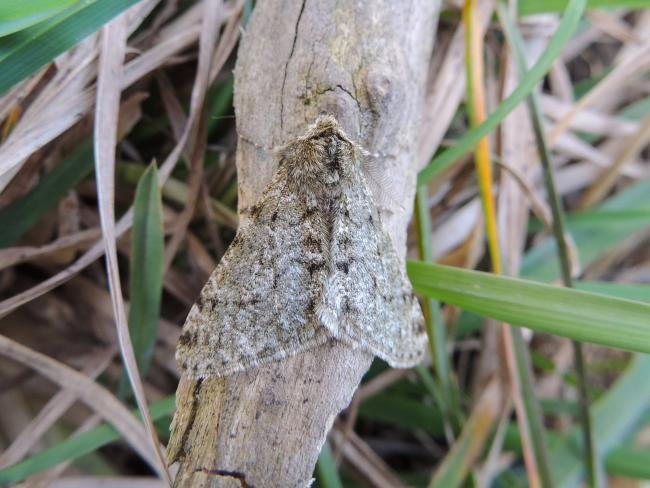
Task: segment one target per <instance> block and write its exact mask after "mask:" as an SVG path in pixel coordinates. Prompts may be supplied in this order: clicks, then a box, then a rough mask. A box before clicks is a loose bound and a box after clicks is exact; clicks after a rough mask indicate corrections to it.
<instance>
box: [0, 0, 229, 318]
mask: <svg viewBox="0 0 650 488" xmlns="http://www.w3.org/2000/svg"><path fill="white" fill-rule="evenodd" d="M239 13H240V11H239V10H235V11H233V13H232V14H231V15H235V16H239ZM204 58H205V56H203V57H202V56H201V55H200V54H199V63H201V62H207V61H208V60H205V59H204ZM202 59H203V61H202ZM208 83H209V80H208V77H207V76H205V73H202V72H201V71H200V70H199V71H197V75H196V79H195V81H194V86H193V87H192V99H191V106H190V115H189V117H188V120H187V123H186V125H185V129H184V130H183V134H182V135H181V138H180V139H179V141H178V142H177V144H176V146H174V148H173V149H172V151H171V152H170V153H169V155H168V156H167V158H166V159H165V161H164V162H163V164H162V165H161V167H160V171H159V173H158V181H159V182H160V184H161V185H163V184H164V183H165V181H167V179H168V178H169V175H170V174H171V172H172V170H173V169H174V167H175V166H176V163H177V162H178V158H179V157H180V155H181V152H182V151H183V149H184V147H185V144H186V143H187V140H188V137H189V135H190V131H191V129H192V127H193V126H194V124H195V120H196V118H197V117H198V115H199V113H200V110H201V108H202V106H203V101H204V99H205V94H206V91H207V87H208ZM132 223H133V209H132V208H130V209H129V210H128V211H127V212H125V214H124V215H123V216H122V218H120V220H119V222H118V223H117V225H116V226H115V237H116V238H119V237H120V236H122V235H123V234H124V233H125V232H126V231H127V230H128V229H129V228H130V227H131V224H132ZM102 254H104V243H103V242H102V241H99V242H97V243H96V244H95V245H94V246H93V247H91V248H90V249H89V250H88V251H87V252H86V253H85V254H84V255H83V256H81V257H80V258H79V259H78V260H77V261H76V262H75V263H73V264H72V265H70V266H69V267H68V268H66V269H64V270H63V271H60V272H59V273H57V274H55V275H54V276H51V277H50V278H48V279H47V280H44V281H42V282H41V283H39V284H38V285H36V286H34V287H32V288H30V289H28V290H26V291H24V292H22V293H18V294H17V295H14V296H13V297H11V298H8V299H5V300H3V301H2V302H0V317H4V316H5V315H7V314H8V313H10V312H11V311H13V310H15V309H16V308H18V307H20V306H22V305H24V304H25V303H27V302H30V301H31V300H34V299H35V298H37V297H39V296H41V295H43V294H45V293H47V292H48V291H51V290H53V289H54V288H56V287H58V286H60V285H61V284H63V283H65V282H66V281H68V280H69V279H71V278H72V277H74V276H75V275H76V274H78V273H79V272H81V271H82V270H84V269H85V268H86V267H87V266H89V265H90V264H91V263H93V262H94V261H95V260H97V258H99V257H100V256H102Z"/></svg>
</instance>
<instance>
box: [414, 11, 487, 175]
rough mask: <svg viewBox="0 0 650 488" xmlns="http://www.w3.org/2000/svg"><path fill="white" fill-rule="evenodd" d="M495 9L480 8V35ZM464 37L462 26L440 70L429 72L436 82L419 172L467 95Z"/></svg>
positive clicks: (430, 98)
mask: <svg viewBox="0 0 650 488" xmlns="http://www.w3.org/2000/svg"><path fill="white" fill-rule="evenodd" d="M494 5H495V2H494V1H493V0H490V1H486V2H480V3H479V5H478V6H477V9H478V12H477V17H478V20H477V28H478V30H479V32H480V35H484V34H485V31H486V30H487V27H488V24H489V21H490V16H491V15H492V12H493V11H494ZM464 35H465V28H464V27H463V24H459V26H458V28H457V29H456V32H455V33H454V37H453V39H452V41H451V43H450V45H449V47H448V48H447V52H446V55H445V58H444V60H443V61H442V62H441V64H440V66H436V67H435V70H434V69H432V70H431V71H430V73H431V74H432V75H433V76H431V75H430V76H431V79H432V80H433V81H434V82H433V83H432V86H431V87H429V89H428V93H427V97H426V99H425V107H424V116H423V121H422V137H421V140H420V149H419V161H418V168H422V167H424V166H425V165H426V164H427V163H428V162H429V159H431V156H432V155H433V154H434V153H435V152H436V149H437V148H438V146H439V145H440V141H442V138H443V136H444V135H445V132H447V129H448V128H449V124H450V123H451V120H452V118H453V117H454V114H455V113H456V110H457V109H458V105H460V102H461V100H462V99H463V96H464V95H465V83H466V77H465V70H464V69H463V64H462V63H461V62H459V60H461V59H463V49H464V46H465V39H464ZM432 68H433V67H432ZM442 93H444V96H441V94H442Z"/></svg>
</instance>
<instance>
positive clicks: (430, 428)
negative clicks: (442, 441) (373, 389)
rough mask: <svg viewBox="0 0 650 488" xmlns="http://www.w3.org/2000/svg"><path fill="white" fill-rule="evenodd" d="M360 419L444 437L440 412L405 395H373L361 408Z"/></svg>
mask: <svg viewBox="0 0 650 488" xmlns="http://www.w3.org/2000/svg"><path fill="white" fill-rule="evenodd" d="M359 417H360V418H363V419H365V420H371V421H373V422H378V423H383V424H388V425H392V426H399V427H402V428H404V429H408V430H422V431H424V432H428V433H429V434H431V435H433V436H435V437H438V436H442V435H444V429H443V422H442V416H441V414H440V412H439V411H438V410H436V409H434V408H431V406H429V405H425V404H423V403H422V401H420V400H416V399H411V398H408V397H406V396H404V395H397V394H393V393H379V394H377V395H373V396H371V397H370V398H368V399H366V400H365V401H364V402H363V403H362V404H361V406H360V407H359Z"/></svg>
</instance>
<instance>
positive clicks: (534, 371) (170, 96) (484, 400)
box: [0, 0, 650, 487]
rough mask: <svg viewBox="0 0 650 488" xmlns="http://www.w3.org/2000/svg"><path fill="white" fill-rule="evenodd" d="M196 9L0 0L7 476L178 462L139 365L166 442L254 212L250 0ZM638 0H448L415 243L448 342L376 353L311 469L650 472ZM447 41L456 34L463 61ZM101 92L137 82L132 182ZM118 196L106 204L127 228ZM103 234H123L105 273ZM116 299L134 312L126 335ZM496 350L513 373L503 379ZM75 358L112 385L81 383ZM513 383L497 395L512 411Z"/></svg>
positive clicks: (115, 478)
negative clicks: (182, 365)
mask: <svg viewBox="0 0 650 488" xmlns="http://www.w3.org/2000/svg"><path fill="white" fill-rule="evenodd" d="M136 3H137V5H135V4H136ZM133 5H135V7H134V10H130V15H129V18H128V19H125V18H123V20H122V27H123V28H124V32H123V33H122V35H123V36H124V37H128V46H129V48H132V49H127V50H126V58H125V64H124V72H125V80H126V81H124V82H123V85H119V83H118V82H117V81H116V80H111V79H110V76H108V75H106V71H102V69H103V67H102V66H101V65H99V63H98V61H97V54H98V52H99V51H98V50H99V49H100V45H99V44H98V34H97V29H99V28H101V27H102V26H103V25H105V24H106V23H107V22H109V21H110V20H111V19H114V18H115V17H116V16H117V15H119V14H120V13H122V12H124V11H125V10H126V9H128V8H129V7H131V6H133ZM205 5H207V0H204V1H200V0H197V1H186V2H171V1H169V2H165V1H161V2H158V1H153V0H149V1H144V2H139V3H138V2H136V1H134V0H131V1H127V0H120V1H105V0H97V1H95V2H74V1H68V2H61V1H48V0H38V1H36V0H32V1H22V2H14V1H13V0H9V1H7V2H3V5H1V6H0V36H1V37H0V121H1V122H2V126H1V127H2V134H1V141H2V143H1V144H0V161H1V163H0V188H1V189H2V193H0V229H1V230H0V248H1V249H0V294H1V295H0V297H1V299H2V301H0V316H2V319H1V320H0V334H1V335H0V360H1V361H2V369H1V371H2V373H0V382H1V383H0V408H2V411H3V412H6V414H3V415H2V416H0V449H1V450H2V451H1V452H0V483H2V484H6V485H9V484H13V483H17V482H19V481H22V480H25V479H26V480H28V482H29V483H32V485H33V486H37V485H38V484H39V483H40V484H43V485H47V484H50V483H53V482H54V480H58V481H57V483H59V484H58V485H57V486H67V485H66V483H67V484H68V485H69V486H72V484H73V483H75V482H79V480H83V483H84V486H93V485H94V484H98V483H99V482H109V483H112V484H113V485H114V486H122V484H123V485H124V486H131V485H132V483H134V482H135V478H134V477H137V481H138V482H146V483H151V486H159V485H161V483H162V481H161V480H159V479H156V478H155V477H154V476H155V474H156V472H158V474H160V469H161V468H160V466H159V462H158V461H157V460H156V455H155V453H154V452H153V451H152V449H151V447H150V446H148V445H147V444H146V439H147V438H148V437H151V436H152V435H153V432H152V433H151V434H146V433H145V429H144V427H141V426H140V424H132V422H133V419H134V418H133V415H132V414H130V413H129V409H133V408H135V406H136V402H135V400H134V398H133V395H132V393H131V390H130V388H129V380H128V379H127V372H128V373H130V375H132V376H135V377H136V382H137V378H139V377H142V386H143V388H142V390H141V391H139V393H138V395H137V396H138V397H139V398H140V400H141V401H140V407H141V408H140V411H143V410H145V409H143V408H142V405H143V402H142V400H144V401H146V403H148V405H149V407H148V410H149V412H150V416H151V420H152V421H153V429H155V432H157V436H159V437H160V439H161V441H162V442H163V443H164V442H165V440H166V437H167V436H168V426H169V421H170V416H171V414H172V413H173V408H174V403H173V392H174V390H175V386H176V382H177V380H178V373H177V371H176V367H175V362H174V359H173V352H174V348H175V344H176V341H177V339H178V335H179V332H180V326H181V325H182V323H183V320H184V317H185V315H186V313H187V310H188V309H189V306H191V304H192V303H193V301H194V299H195V297H196V296H197V294H198V291H199V290H200V288H201V286H202V284H203V283H204V282H205V280H206V278H207V276H208V275H209V273H210V272H211V271H212V269H213V268H214V266H215V265H216V263H217V262H218V260H219V258H220V257H221V255H223V252H224V250H225V249H226V248H227V246H228V243H229V242H230V240H231V239H232V237H233V236H234V232H235V230H236V228H237V213H236V208H237V207H236V204H237V202H236V198H237V181H236V169H235V165H234V150H235V141H236V137H235V125H234V120H233V113H234V111H233V107H232V87H233V80H232V67H233V64H234V59H235V56H236V46H237V41H238V37H239V32H240V28H242V27H243V28H245V25H246V21H247V19H248V17H249V16H250V14H251V11H252V9H253V8H254V5H253V4H252V2H237V3H232V4H228V5H229V7H231V8H230V9H229V10H228V12H229V15H228V16H226V18H224V19H223V22H222V24H218V25H216V26H212V27H211V29H212V31H211V32H210V31H207V33H206V30H207V29H208V28H207V27H205V26H204V25H203V26H202V25H201V18H202V10H201V9H202V8H205ZM648 6H650V5H649V2H647V1H642V0H628V1H624V0H611V1H606V0H591V1H589V2H586V1H582V0H571V1H563V2H562V1H558V2H555V1H553V2H541V1H533V0H527V1H526V0H523V1H520V2H519V4H518V5H517V6H516V8H515V6H514V5H512V4H506V3H498V4H497V10H492V9H490V8H486V7H485V4H484V3H481V2H477V3H474V2H472V1H470V0H468V1H466V2H465V3H464V4H463V8H462V9H459V8H456V7H454V6H451V5H447V4H445V6H444V7H443V8H444V11H443V12H442V15H441V20H440V23H439V26H438V32H437V40H436V50H437V51H438V52H437V54H436V56H434V58H433V59H432V61H431V62H432V65H433V66H432V70H431V72H432V73H438V74H439V75H438V76H437V77H436V76H433V77H432V78H431V80H430V85H429V86H428V87H427V89H428V93H429V98H428V101H429V102H431V103H430V104H429V105H428V107H429V109H431V112H430V113H425V114H424V121H423V127H424V128H425V129H426V134H427V135H429V136H431V139H430V140H428V141H429V142H430V143H429V144H428V145H427V144H423V147H424V148H425V150H424V151H423V153H424V154H423V157H425V158H426V160H427V161H429V163H428V164H427V165H426V166H425V167H424V169H423V170H422V172H421V173H420V175H419V177H418V196H417V199H416V202H414V206H415V207H414V208H415V212H414V215H415V218H414V225H413V228H412V229H411V233H410V235H411V238H410V255H411V256H412V260H411V261H409V263H408V272H409V276H410V278H411V280H412V282H413V284H414V287H415V289H416V291H417V292H418V293H419V294H421V296H422V300H423V301H422V303H423V307H424V309H425V312H426V316H427V322H428V330H429V335H430V351H431V361H430V362H429V363H428V364H426V365H422V366H419V367H418V368H415V369H413V370H411V371H396V370H390V369H388V368H387V367H386V366H385V365H384V364H382V363H381V362H379V361H376V362H375V364H374V365H373V367H372V368H371V370H370V371H369V372H368V374H367V375H366V378H365V379H364V382H363V383H362V385H361V387H360V388H359V390H358V392H357V393H356V395H355V398H354V399H353V402H352V405H351V407H350V408H349V409H348V410H347V411H345V412H344V413H343V414H342V415H341V418H340V419H339V420H338V421H337V422H336V423H335V426H334V429H333V431H332V433H331V434H330V436H329V441H328V443H327V444H326V446H325V448H324V449H323V452H322V453H321V457H320V459H319V463H318V466H317V467H316V471H315V477H316V479H317V483H318V485H319V486H326V487H335V486H397V485H398V484H403V485H411V486H461V485H468V486H473V485H476V486H496V487H501V486H503V487H510V486H513V487H514V486H527V485H533V486H577V485H579V484H580V483H581V482H582V481H584V480H586V481H587V483H589V484H592V485H598V484H603V483H605V482H608V483H609V484H610V485H612V486H637V485H638V484H639V483H640V480H642V479H649V478H650V470H649V468H648V467H649V466H650V462H649V461H650V450H649V449H650V445H648V429H647V424H648V421H649V420H650V411H649V410H648V406H649V405H650V402H649V400H650V387H649V386H648V385H649V382H648V381H647V378H648V377H649V375H650V360H649V359H648V356H647V353H648V352H650V305H649V304H648V303H650V288H649V287H648V283H649V282H650V271H649V270H650V254H649V253H648V249H649V248H650V247H649V246H648V243H649V242H650V226H649V222H650V219H649V217H650V200H649V199H648V198H647V195H648V191H650V181H649V180H648V176H649V175H650V166H649V163H648V157H649V153H648V147H647V145H648V141H650V130H649V129H648V127H649V126H650V122H649V121H650V116H649V112H648V110H649V109H650V104H649V103H648V97H647V94H648V68H649V67H650V56H649V54H648V53H650V37H649V35H650V10H647V7H648ZM497 11H498V15H497ZM482 12H483V13H482ZM536 13H550V14H551V16H546V17H533V16H531V15H532V14H536ZM482 15H484V16H485V18H487V19H489V20H491V21H490V22H488V23H487V24H486V25H487V27H486V29H485V31H484V29H483V27H482V25H483V24H482V23H481V16H482ZM462 26H465V27H466V28H465V29H464V30H463V31H462V32H464V33H463V34H462V35H456V36H455V34H458V33H460V32H461V31H460V29H461V28H462ZM202 29H203V34H204V35H205V37H204V38H210V35H213V36H214V37H213V38H214V39H216V33H217V31H218V30H221V32H220V36H219V40H218V43H217V42H216V41H215V44H214V45H212V46H207V47H206V45H205V44H203V45H201V46H200V47H199V45H198V38H199V34H200V32H201V31H202ZM113 35H115V36H117V37H116V38H119V36H120V33H119V32H116V33H114V34H113ZM454 43H456V44H454ZM455 45H459V46H465V47H466V49H465V53H464V57H465V60H466V63H465V65H459V64H458V63H457V62H456V60H454V59H453V52H454V51H453V49H452V48H453V46H455ZM200 49H202V50H206V49H208V50H212V51H215V54H214V56H213V57H214V60H215V64H213V68H212V71H210V70H209V69H206V67H205V66H204V65H199V66H198V71H197V56H198V53H199V50H200ZM204 52H205V51H204ZM517 53H519V54H520V63H519V64H517V62H516V60H517ZM115 56H116V57H117V56H119V51H118V52H117V53H116V54H115ZM113 61H115V60H114V59H113ZM118 61H119V62H122V61H121V58H120V59H118ZM208 68H209V67H208ZM434 68H436V69H434ZM98 73H99V77H100V79H101V80H102V83H100V84H99V86H97V85H96V84H95V83H96V79H97V76H98ZM195 76H196V77H195ZM458 79H463V80H465V79H466V80H468V82H467V83H466V85H467V89H466V90H465V91H464V92H460V91H459V92H458V94H457V95H454V94H452V93H448V94H446V96H445V97H441V96H440V94H439V92H437V91H436V90H435V88H436V87H437V86H444V83H445V82H446V81H447V82H448V80H458ZM170 80H174V81H173V83H172V82H171V81H170ZM197 80H198V81H197ZM506 87H508V88H506ZM97 90H99V91H100V93H103V94H105V95H106V96H107V97H108V96H110V95H115V94H117V95H118V96H119V93H120V92H122V97H121V102H120V111H119V113H113V114H111V113H107V114H106V113H105V116H104V117H101V121H102V124H104V125H103V127H104V129H106V128H108V130H113V131H114V132H115V140H116V144H117V148H118V151H117V157H116V160H115V161H114V162H113V164H114V168H112V167H110V170H111V171H108V173H107V174H109V179H110V174H112V175H114V178H115V182H116V185H115V189H114V193H113V191H112V189H111V186H110V184H109V183H108V181H107V179H106V174H104V175H103V176H102V175H99V174H98V173H97V172H96V170H95V166H94V164H95V165H98V164H99V165H100V166H98V167H100V168H105V167H106V166H102V165H103V164H104V163H103V162H105V161H106V153H105V152H103V151H102V150H101V148H99V149H98V147H97V146H96V145H95V146H94V145H93V137H92V131H93V120H94V117H93V115H94V110H95V109H97V110H98V111H99V110H101V107H96V105H95V95H96V93H97ZM193 91H194V93H198V94H199V95H200V96H199V101H200V102H201V103H202V104H204V105H205V107H206V113H207V115H206V117H207V118H206V120H207V124H206V130H205V133H204V134H201V137H200V140H199V139H198V138H197V139H195V140H193V141H191V142H192V144H194V147H199V148H201V151H199V153H198V154H199V159H200V164H202V165H203V171H204V175H203V177H202V178H201V179H200V180H197V179H196V178H194V179H192V174H193V171H195V166H193V165H192V164H191V159H192V155H191V154H186V153H185V152H183V148H184V147H185V144H184V143H186V142H187V139H188V138H190V137H195V138H196V137H197V135H196V134H189V133H188V132H187V131H185V132H184V127H188V126H191V125H192V124H195V123H196V121H197V120H198V118H197V117H198V114H197V112H198V110H196V107H192V106H191V105H190V96H191V93H192V92H193ZM436 97H437V98H436ZM441 107H444V108H445V109H446V111H445V110H442V109H441ZM446 113H449V114H450V115H449V116H448V117H447V116H445V115H444V114H446ZM95 123H96V124H97V122H95ZM434 134H439V137H438V138H437V139H436V137H435V136H434ZM443 135H444V138H443ZM170 154H171V156H170ZM179 156H180V163H179V164H176V159H178V158H179ZM194 157H196V156H194ZM540 158H541V160H542V162H541V163H540V162H539V161H538V160H539V159H540ZM152 160H153V161H154V162H153V163H152ZM472 160H474V164H472ZM155 161H158V162H159V163H156V162H155ZM542 163H546V164H545V165H543V164H542ZM543 167H545V168H546V172H544V171H543V169H542V168H543ZM159 183H161V185H160V186H159ZM549 195H550V197H549ZM554 195H555V196H557V198H554ZM100 206H104V207H103V209H109V210H110V211H111V212H114V213H115V215H116V217H117V219H118V223H117V225H116V226H115V228H114V229H112V228H111V226H108V227H107V225H106V220H102V218H100V213H99V210H98V209H99V207H100ZM180 215H186V216H187V219H185V220H184V219H183V218H179V216H180ZM104 219H105V214H104ZM179 220H180V221H181V222H184V223H183V224H178V222H179ZM560 224H562V225H560ZM129 229H130V230H129ZM102 235H103V236H104V238H105V239H108V240H109V241H110V242H116V251H117V252H116V255H115V257H116V259H115V260H113V261H111V260H110V259H109V270H112V271H113V276H112V277H109V278H107V277H106V275H105V271H104V270H105V268H104V262H103V260H102V259H100V256H101V254H102V253H103V245H102V243H101V238H102ZM96 243H99V244H96ZM463 268H465V269H463ZM472 269H474V270H473V271H472ZM500 275H511V276H515V275H519V276H520V278H519V279H515V278H513V277H506V276H500ZM116 277H118V278H117V281H116ZM119 277H121V279H120V278H119ZM562 277H564V281H563V283H564V286H559V285H560V284H561V280H562ZM116 285H121V286H122V287H123V288H124V290H123V293H122V292H121V291H120V290H119V287H116ZM570 285H571V286H570ZM572 287H573V288H576V289H577V290H574V289H570V288H572ZM109 290H110V293H109ZM116 297H123V298H124V299H125V300H127V304H126V305H127V307H128V316H127V315H126V314H125V315H124V317H123V318H122V319H120V320H118V321H117V322H118V328H117V329H116V325H115V319H114V316H115V315H114V311H115V310H117V311H118V312H119V310H120V304H119V303H120V300H121V299H119V298H116ZM118 317H119V313H118ZM500 321H505V322H507V323H508V324H511V325H513V326H523V327H528V328H530V330H532V331H533V332H532V333H530V332H526V333H523V334H522V333H521V332H520V329H518V328H514V329H511V328H510V327H503V328H502V327H501V326H500V325H499V324H500V323H501V322H500ZM120 323H121V326H122V327H123V330H121V329H119V327H120ZM127 323H128V330H127ZM118 330H121V332H120V333H121V334H125V336H126V337H127V339H128V342H130V343H131V344H130V345H129V344H128V343H126V345H125V343H124V341H120V340H118V336H119V334H118V332H117V331H118ZM568 339H574V340H579V341H582V342H584V343H586V344H585V345H582V346H580V345H577V346H576V347H577V348H578V349H576V348H575V347H574V348H573V349H572V348H571V343H570V341H569V340H568ZM499 341H503V342H504V343H505V344H507V345H508V346H507V347H506V348H505V350H503V349H501V348H500V347H499V346H498V343H499ZM596 344H597V346H596ZM125 348H126V349H129V348H132V350H133V357H132V361H131V362H130V363H127V365H126V371H125V367H124V365H123V364H122V361H121V359H120V356H119V354H118V351H119V350H120V349H122V350H124V349H125ZM578 350H580V351H582V352H581V353H579V354H582V355H583V356H584V358H583V361H581V362H580V361H578V363H577V366H578V367H577V369H574V367H573V362H572V357H573V354H575V352H576V351H578ZM52 361H53V362H52ZM39 365H41V366H39ZM39 367H40V368H41V369H39ZM48 368H49V369H48ZM74 370H77V371H74ZM504 370H505V374H506V375H508V376H509V378H510V381H512V382H514V383H515V384H517V385H518V388H516V389H514V390H513V391H512V392H511V391H510V390H509V389H507V388H504V385H503V384H501V383H498V382H496V381H495V380H494V379H493V378H492V377H490V376H489V374H488V373H489V372H490V371H492V372H493V373H494V372H495V371H504ZM79 375H83V377H85V378H83V377H81V376H79ZM80 378H83V381H87V382H92V383H84V384H87V385H90V384H92V385H93V387H94V388H95V387H96V388H98V389H97V394H98V395H99V394H101V395H108V397H106V398H111V401H107V402H104V404H101V403H100V402H93V401H92V398H87V396H88V395H86V396H84V392H83V391H76V390H74V389H71V385H73V384H77V383H79V381H80ZM93 391H95V390H93ZM506 397H507V398H508V399H506ZM504 399H505V400H504ZM502 400H503V401H505V404H506V405H507V408H505V409H502V408H495V405H499V404H500V401H502ZM133 412H134V415H141V414H138V413H137V409H136V410H133ZM587 413H588V414H587ZM102 417H104V418H110V419H112V420H111V422H110V423H109V424H104V423H102V420H101V418H102ZM134 425H135V427H133V426H134ZM145 425H146V424H145ZM134 429H135V430H134ZM130 430H132V431H133V432H136V433H137V434H141V436H142V439H144V440H145V441H143V442H144V444H143V443H142V442H140V443H139V442H138V441H137V440H136V439H135V437H134V436H133V435H130V434H129V431H130ZM587 433H588V434H589V437H586V436H585V434H587ZM522 434H523V435H522ZM586 438H590V439H591V443H592V444H593V449H588V448H585V441H584V439H586ZM344 445H345V446H346V449H344V448H343V447H344ZM130 484H131V485H130Z"/></svg>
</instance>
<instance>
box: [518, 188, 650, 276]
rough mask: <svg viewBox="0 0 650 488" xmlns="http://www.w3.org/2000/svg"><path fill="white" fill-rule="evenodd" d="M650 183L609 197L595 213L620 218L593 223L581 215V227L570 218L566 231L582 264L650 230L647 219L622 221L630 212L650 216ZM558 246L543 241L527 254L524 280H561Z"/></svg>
mask: <svg viewBox="0 0 650 488" xmlns="http://www.w3.org/2000/svg"><path fill="white" fill-rule="evenodd" d="M648 193H650V180H646V181H640V182H638V183H636V184H634V185H632V186H630V187H629V188H627V189H626V190H624V191H622V192H620V193H618V194H616V195H614V196H612V197H610V198H609V199H608V200H607V201H605V202H603V204H602V205H600V206H599V207H597V208H596V209H594V210H593V212H594V213H599V212H614V213H618V214H619V216H621V218H619V219H610V220H609V221H605V220H594V221H593V222H589V221H588V219H587V218H585V216H586V215H587V214H589V213H590V212H582V213H581V214H580V215H581V217H580V219H581V220H582V221H581V222H580V223H579V224H577V223H575V221H574V218H573V217H572V216H571V215H569V217H568V218H567V224H568V225H567V227H568V228H569V231H570V232H571V235H572V236H573V239H574V241H575V243H576V245H577V246H578V251H579V254H580V261H581V262H582V263H583V265H584V266H588V265H589V264H590V263H591V262H593V261H594V260H595V259H597V258H598V256H600V255H601V254H602V253H603V252H605V251H607V250H608V249H610V248H611V247H613V246H615V245H617V244H618V243H620V242H622V241H623V240H625V239H627V238H628V237H630V236H631V235H633V234H635V233H636V232H639V231H641V230H643V229H647V228H648V227H650V221H649V220H648V219H644V218H636V217H635V218H623V216H622V214H623V213H626V212H631V213H633V214H635V215H638V214H640V213H643V212H650V199H649V198H648ZM559 273H560V271H559V268H558V262H557V255H556V246H555V242H554V240H553V238H547V239H544V240H542V241H540V242H539V243H538V244H537V245H536V246H535V247H534V248H533V249H531V250H530V251H528V252H527V253H526V255H525V256H524V259H523V261H522V270H521V274H522V276H525V277H526V278H531V279H535V280H539V281H551V280H554V279H556V278H557V277H558V276H559Z"/></svg>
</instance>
